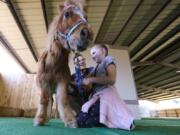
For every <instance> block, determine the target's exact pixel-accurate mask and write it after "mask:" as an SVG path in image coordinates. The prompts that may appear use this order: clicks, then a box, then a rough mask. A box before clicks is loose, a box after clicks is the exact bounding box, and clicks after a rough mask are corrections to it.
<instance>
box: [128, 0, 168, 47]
mask: <svg viewBox="0 0 180 135" xmlns="http://www.w3.org/2000/svg"><path fill="white" fill-rule="evenodd" d="M170 2H171V0H168V1H167V2H166V3H165V4H164V5H163V6H162V7H161V8H160V10H159V11H158V12H157V13H156V14H155V15H154V16H153V17H152V18H151V19H150V21H149V22H148V23H147V24H146V25H145V26H144V28H143V29H141V30H140V32H139V33H138V34H137V35H136V36H135V37H134V38H133V39H132V41H131V42H130V43H129V44H128V45H127V46H130V45H131V44H132V43H133V42H134V41H135V40H136V39H137V38H138V37H139V36H140V35H141V33H142V32H143V31H144V30H145V29H146V28H147V27H148V26H149V25H150V24H151V23H152V22H153V21H154V19H155V18H156V17H157V16H158V15H159V14H160V13H161V12H162V11H163V10H164V9H165V7H166V6H167V5H168V4H169V3H170Z"/></svg>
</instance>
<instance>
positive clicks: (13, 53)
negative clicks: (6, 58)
mask: <svg viewBox="0 0 180 135" xmlns="http://www.w3.org/2000/svg"><path fill="white" fill-rule="evenodd" d="M0 42H1V43H2V45H3V46H4V47H5V48H6V50H7V51H8V52H9V53H10V55H12V57H13V58H14V59H15V60H16V61H17V63H19V65H20V66H21V67H22V68H23V69H24V71H25V72H26V73H30V71H29V70H28V68H27V67H26V66H25V64H24V63H23V62H22V61H21V60H20V58H19V57H18V56H17V55H16V53H15V52H14V51H13V49H12V48H11V47H10V45H9V43H8V42H7V40H6V39H5V37H4V36H3V35H2V33H0Z"/></svg>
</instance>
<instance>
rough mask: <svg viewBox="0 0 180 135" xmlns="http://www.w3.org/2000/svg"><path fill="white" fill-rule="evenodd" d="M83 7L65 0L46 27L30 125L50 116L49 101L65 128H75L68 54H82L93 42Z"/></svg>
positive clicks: (36, 124) (39, 122)
mask: <svg viewBox="0 0 180 135" xmlns="http://www.w3.org/2000/svg"><path fill="white" fill-rule="evenodd" d="M83 8H84V4H83V3H82V0H81V3H80V2H77V1H75V0H74V1H73V0H71V1H70V0H69V1H66V2H65V3H64V5H63V6H59V10H60V13H59V16H57V17H56V18H55V19H54V20H53V22H52V23H51V25H50V29H49V31H48V48H47V50H46V51H44V53H43V54H42V56H41V57H40V59H39V66H38V72H37V85H38V87H39V88H40V89H41V96H40V106H39V108H38V111H37V114H36V116H35V119H34V125H35V126H38V125H44V124H45V123H46V122H47V121H48V118H49V116H50V114H51V110H52V104H53V100H52V99H53V97H52V95H53V94H54V93H55V95H56V107H57V111H58V113H59V116H60V118H61V119H62V120H63V122H64V123H65V125H66V126H69V127H71V128H75V127H76V126H77V125H76V120H75V114H74V113H73V110H72V108H71V107H70V105H69V99H68V96H67V86H68V84H69V82H70V69H69V66H68V56H69V53H70V51H73V52H78V51H83V50H85V49H86V48H87V47H88V45H89V44H90V43H91V42H92V40H93V33H92V30H91V28H90V26H89V25H88V23H87V20H86V14H85V12H84V10H83Z"/></svg>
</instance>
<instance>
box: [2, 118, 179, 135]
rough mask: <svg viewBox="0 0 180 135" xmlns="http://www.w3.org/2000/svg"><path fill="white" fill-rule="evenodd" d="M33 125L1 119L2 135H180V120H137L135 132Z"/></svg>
mask: <svg viewBox="0 0 180 135" xmlns="http://www.w3.org/2000/svg"><path fill="white" fill-rule="evenodd" d="M32 125H33V119H28V118H0V135H180V120H155V119H153V120H151V119H143V120H137V121H135V125H136V128H135V130H133V131H124V130H120V129H108V128H86V129H85V128H84V129H80V128H78V129H70V128H66V127H64V124H63V123H62V122H60V121H59V120H57V119H53V120H51V121H50V122H49V123H48V124H46V125H45V126H42V127H33V126H32Z"/></svg>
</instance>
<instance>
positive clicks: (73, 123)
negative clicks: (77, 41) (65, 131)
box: [67, 121, 78, 128]
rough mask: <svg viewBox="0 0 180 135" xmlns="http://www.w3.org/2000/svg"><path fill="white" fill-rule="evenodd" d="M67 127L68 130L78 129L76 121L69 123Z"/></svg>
mask: <svg viewBox="0 0 180 135" xmlns="http://www.w3.org/2000/svg"><path fill="white" fill-rule="evenodd" d="M67 127H68V128H78V124H77V122H76V121H74V122H70V123H68V124H67Z"/></svg>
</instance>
